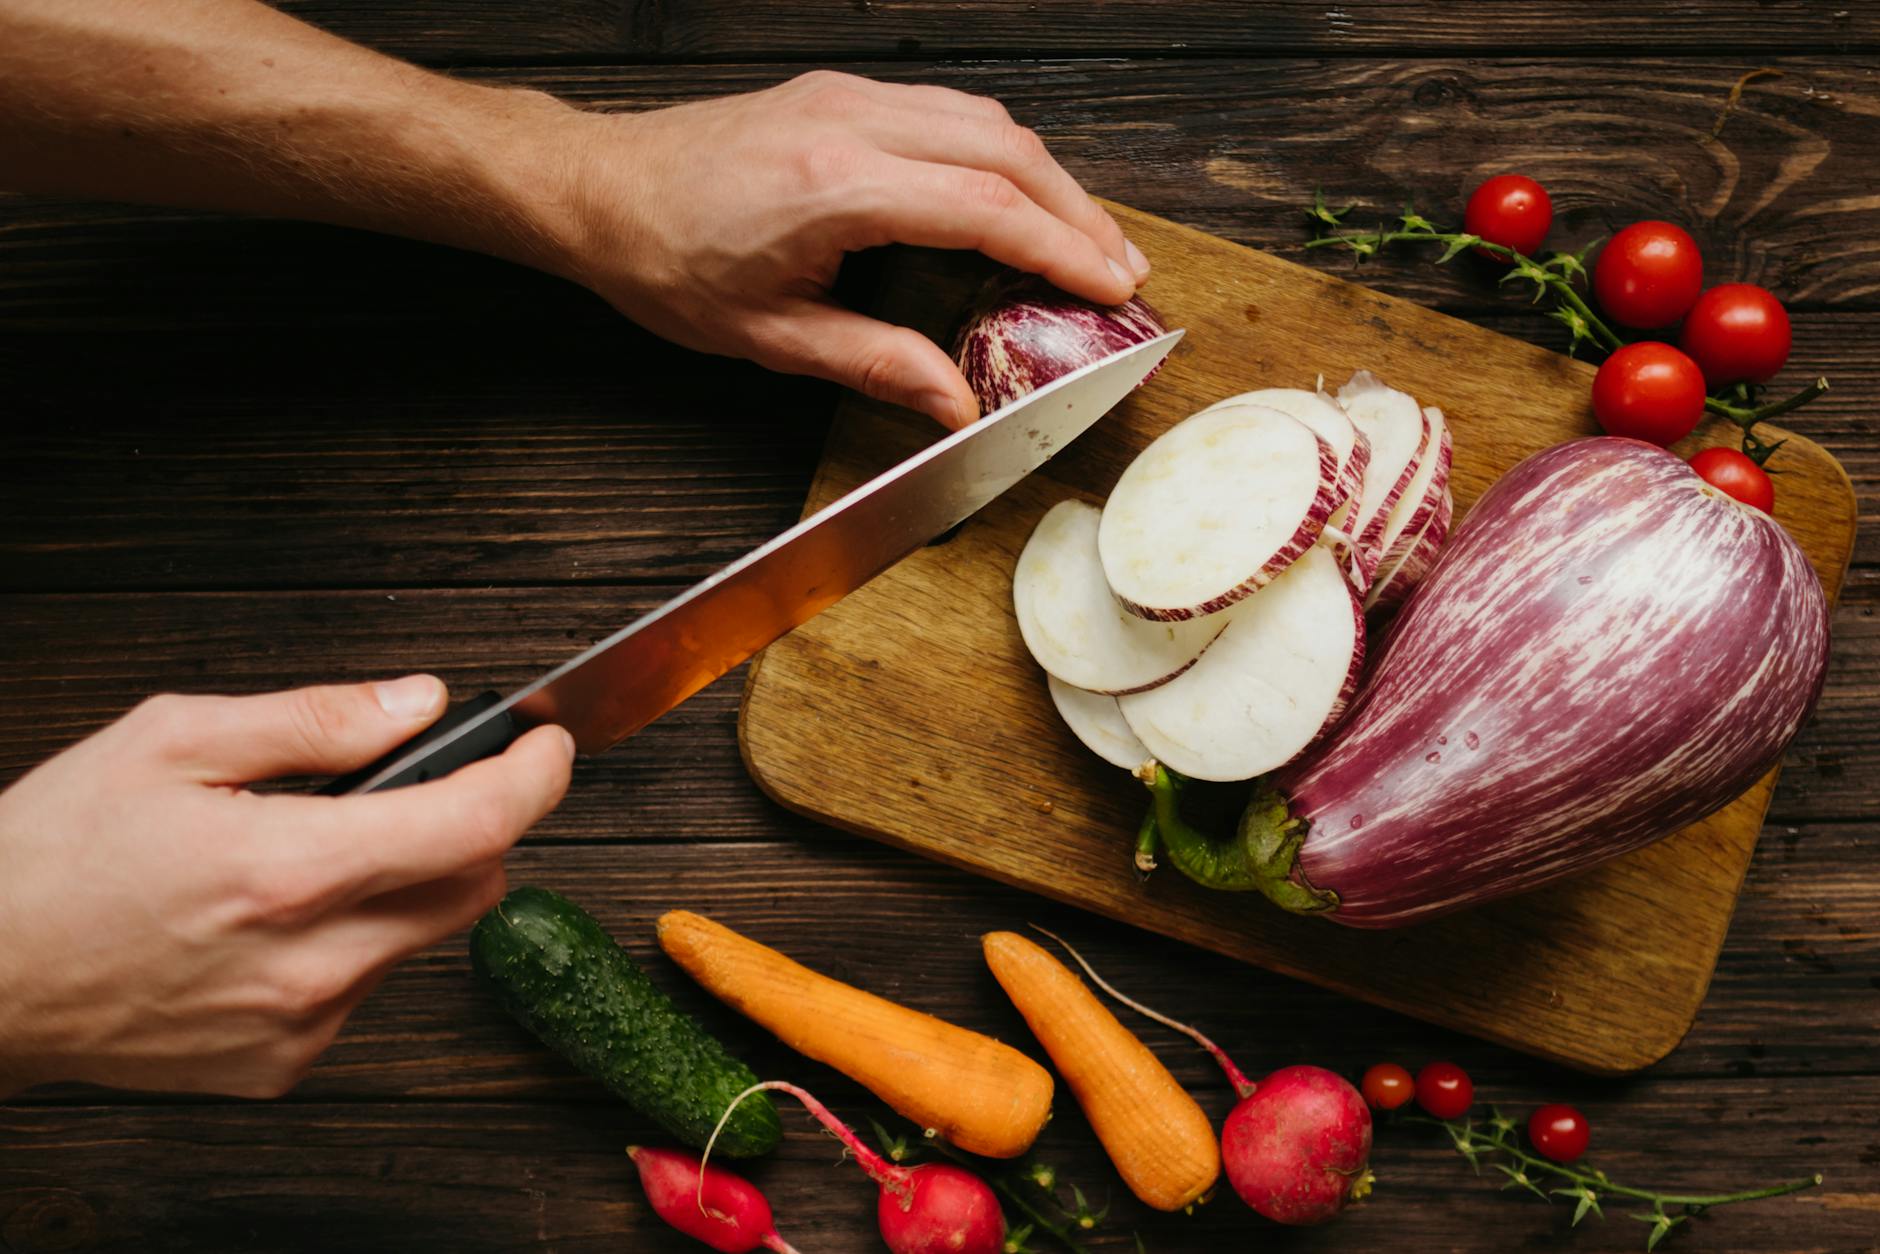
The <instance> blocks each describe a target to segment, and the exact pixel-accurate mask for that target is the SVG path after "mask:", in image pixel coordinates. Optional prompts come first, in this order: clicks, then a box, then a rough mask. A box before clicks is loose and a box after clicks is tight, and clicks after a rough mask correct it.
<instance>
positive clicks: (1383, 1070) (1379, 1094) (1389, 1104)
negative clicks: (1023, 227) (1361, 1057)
mask: <svg viewBox="0 0 1880 1254" xmlns="http://www.w3.org/2000/svg"><path fill="white" fill-rule="evenodd" d="M1359 1087H1360V1088H1361V1089H1363V1091H1364V1100H1365V1101H1367V1102H1369V1103H1371V1108H1372V1109H1373V1110H1395V1109H1397V1108H1398V1107H1399V1106H1401V1105H1403V1104H1404V1103H1405V1102H1407V1101H1409V1100H1410V1099H1411V1098H1412V1097H1415V1096H1416V1085H1415V1084H1414V1083H1413V1082H1412V1081H1411V1079H1410V1073H1409V1072H1408V1071H1405V1070H1404V1069H1403V1068H1402V1067H1399V1066H1398V1065H1397V1064H1396V1063H1394V1062H1380V1063H1378V1064H1377V1065H1376V1066H1375V1067H1372V1068H1371V1069H1370V1070H1369V1071H1366V1072H1365V1073H1364V1083H1363V1084H1362V1085H1360V1086H1359Z"/></svg>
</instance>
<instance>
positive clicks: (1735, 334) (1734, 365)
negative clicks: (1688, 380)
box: [1678, 283, 1789, 388]
mask: <svg viewBox="0 0 1880 1254" xmlns="http://www.w3.org/2000/svg"><path fill="white" fill-rule="evenodd" d="M1678 347H1679V348H1682V349H1683V350H1684V351H1685V352H1687V353H1689V354H1690V355H1691V360H1692V361H1694V362H1696V363H1697V364H1698V365H1699V366H1700V367H1702V369H1703V371H1704V378H1705V380H1706V381H1707V382H1708V383H1709V384H1710V386H1711V387H1713V388H1714V387H1722V386H1723V385H1724V384H1726V383H1761V382H1763V381H1764V380H1765V379H1767V378H1769V377H1770V376H1771V375H1773V374H1774V373H1775V372H1776V371H1778V370H1780V369H1782V363H1783V362H1785V361H1787V360H1788V359H1789V315H1788V311H1787V310H1785V309H1783V308H1782V302H1781V301H1779V300H1777V299H1776V298H1775V297H1774V296H1771V295H1770V294H1769V291H1768V289H1767V288H1761V287H1757V286H1756V285H1755V284H1754V283H1725V284H1722V285H1721V286H1718V287H1713V288H1711V289H1710V290H1709V291H1708V292H1705V293H1704V294H1703V295H1702V296H1699V297H1698V298H1697V303H1696V304H1695V305H1693V306H1691V312H1690V313H1689V314H1687V315H1685V318H1684V330H1683V331H1681V332H1679V334H1678Z"/></svg>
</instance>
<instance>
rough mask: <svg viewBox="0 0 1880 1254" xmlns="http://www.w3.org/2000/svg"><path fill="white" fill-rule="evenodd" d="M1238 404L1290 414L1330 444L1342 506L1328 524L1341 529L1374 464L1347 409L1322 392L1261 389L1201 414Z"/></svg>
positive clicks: (1218, 403)
mask: <svg viewBox="0 0 1880 1254" xmlns="http://www.w3.org/2000/svg"><path fill="white" fill-rule="evenodd" d="M1236 405H1261V406H1264V407H1266V408H1267V409H1277V410H1279V412H1280V413H1282V414H1290V415H1291V416H1292V417H1294V418H1297V419H1298V420H1299V421H1300V422H1303V423H1305V424H1306V426H1308V427H1310V428H1312V433H1313V434H1314V435H1316V436H1318V437H1319V438H1320V439H1321V440H1324V441H1325V442H1326V443H1327V444H1329V445H1331V447H1332V452H1333V454H1335V455H1336V456H1337V458H1338V473H1337V477H1336V480H1335V482H1334V483H1333V488H1332V493H1333V496H1334V497H1336V498H1337V500H1338V502H1339V503H1338V505H1337V506H1336V507H1335V508H1334V509H1333V510H1332V516H1331V517H1330V518H1329V519H1328V520H1327V525H1328V526H1332V527H1338V528H1341V529H1342V528H1343V527H1344V525H1345V522H1346V520H1347V518H1348V516H1349V515H1350V513H1351V511H1352V510H1354V509H1356V508H1357V498H1358V496H1359V494H1360V493H1361V492H1362V491H1363V489H1364V472H1365V469H1366V467H1368V466H1369V465H1370V462H1371V442H1370V441H1369V440H1367V439H1365V438H1364V436H1363V435H1361V434H1359V432H1358V428H1357V425H1356V424H1355V423H1353V422H1352V421H1351V418H1350V417H1349V416H1348V415H1347V414H1346V413H1345V410H1344V407H1343V406H1341V405H1340V404H1339V403H1338V402H1337V401H1335V400H1333V399H1332V398H1331V397H1329V396H1327V395H1326V394H1325V393H1323V392H1308V391H1306V389H1304V388H1261V389H1260V390H1259V391H1257V392H1242V393H1241V394H1240V395H1239V396H1230V397H1228V398H1227V399H1226V400H1224V401H1216V402H1215V403H1214V404H1212V405H1210V406H1208V407H1207V408H1206V409H1204V410H1202V411H1201V412H1202V413H1204V414H1208V413H1213V412H1214V411H1215V410H1217V409H1231V408H1233V407H1234V406H1236Z"/></svg>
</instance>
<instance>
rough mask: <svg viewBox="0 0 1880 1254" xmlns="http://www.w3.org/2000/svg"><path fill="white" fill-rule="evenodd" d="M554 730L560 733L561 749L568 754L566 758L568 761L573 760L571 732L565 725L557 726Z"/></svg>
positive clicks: (572, 737)
mask: <svg viewBox="0 0 1880 1254" xmlns="http://www.w3.org/2000/svg"><path fill="white" fill-rule="evenodd" d="M555 730H556V731H558V732H560V733H561V747H562V751H563V752H564V753H566V754H567V755H568V760H569V761H570V762H572V761H574V736H573V734H572V733H570V732H569V730H568V729H567V728H566V727H557V728H556V729H555Z"/></svg>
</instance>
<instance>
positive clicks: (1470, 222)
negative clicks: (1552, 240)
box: [1462, 174, 1554, 263]
mask: <svg viewBox="0 0 1880 1254" xmlns="http://www.w3.org/2000/svg"><path fill="white" fill-rule="evenodd" d="M1553 224H1554V202H1553V201H1552V200H1550V199H1548V196H1547V189H1546V188H1544V187H1542V186H1541V185H1540V184H1539V183H1536V182H1535V181H1534V180H1533V179H1531V178H1528V177H1527V176H1526V175H1525V174H1497V175H1496V176H1495V177H1494V178H1491V179H1488V180H1487V181H1485V182H1484V183H1483V184H1482V185H1481V186H1480V187H1478V188H1476V189H1475V191H1474V192H1472V193H1470V195H1469V207H1468V208H1467V209H1465V210H1464V211H1463V214H1462V229H1463V230H1465V231H1467V232H1468V233H1469V234H1471V235H1479V236H1481V237H1482V238H1483V239H1485V240H1487V241H1488V242H1489V243H1491V244H1500V245H1501V246H1502V247H1503V248H1512V249H1514V250H1515V251H1516V252H1518V253H1523V254H1526V255H1529V256H1532V255H1533V254H1534V252H1535V251H1536V250H1538V249H1539V248H1540V246H1541V245H1542V244H1544V243H1546V241H1547V229H1548V228H1549V227H1551V226H1552V225H1553ZM1476 251H1477V252H1479V253H1481V254H1482V255H1483V256H1484V257H1494V259H1495V260H1496V261H1500V262H1504V263H1505V262H1506V261H1507V258H1506V257H1496V256H1495V254H1494V253H1491V252H1488V251H1486V250H1484V249H1480V248H1478V249H1476Z"/></svg>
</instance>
